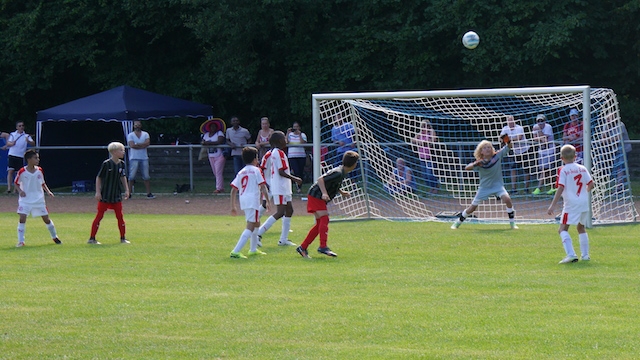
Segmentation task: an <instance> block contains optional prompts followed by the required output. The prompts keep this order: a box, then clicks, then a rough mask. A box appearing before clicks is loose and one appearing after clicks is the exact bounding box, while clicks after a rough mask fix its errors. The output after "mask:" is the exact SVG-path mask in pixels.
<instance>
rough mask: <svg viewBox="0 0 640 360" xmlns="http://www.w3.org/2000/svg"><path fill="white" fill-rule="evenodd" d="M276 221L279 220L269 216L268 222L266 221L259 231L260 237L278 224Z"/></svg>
mask: <svg viewBox="0 0 640 360" xmlns="http://www.w3.org/2000/svg"><path fill="white" fill-rule="evenodd" d="M276 221H278V220H277V219H276V218H274V217H273V215H271V216H269V218H268V219H267V221H265V222H264V224H262V226H260V229H259V230H258V235H260V236H262V234H264V233H266V232H267V230H269V229H270V228H271V227H272V226H273V224H275V223H276Z"/></svg>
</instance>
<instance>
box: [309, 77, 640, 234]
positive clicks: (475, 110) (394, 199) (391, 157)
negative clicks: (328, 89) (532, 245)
mask: <svg viewBox="0 0 640 360" xmlns="http://www.w3.org/2000/svg"><path fill="white" fill-rule="evenodd" d="M440 93H441V92H440ZM353 95H356V96H359V95H363V96H362V97H361V98H354V96H349V97H345V99H342V100H341V99H337V100H336V99H331V100H318V106H317V108H318V115H319V116H317V117H316V118H317V119H319V120H320V123H319V124H317V126H318V127H319V128H320V129H321V131H320V138H321V142H320V143H315V144H314V154H315V155H316V156H317V157H319V158H320V161H321V162H322V169H323V170H322V171H323V172H324V171H326V169H327V168H330V167H332V166H335V165H338V164H340V162H341V160H342V154H343V153H344V152H345V151H347V150H355V151H357V152H358V153H359V154H360V155H361V162H360V164H359V166H358V168H357V169H356V170H355V171H353V172H352V173H351V174H350V177H349V179H347V180H345V181H346V182H347V183H348V185H349V188H350V190H351V192H352V194H353V195H354V196H352V197H351V198H348V199H346V198H341V197H338V198H336V200H335V201H334V202H333V203H332V205H330V206H331V208H330V212H331V214H332V218H334V217H337V218H344V219H355V218H385V219H392V220H416V221H425V220H443V221H450V220H451V218H453V217H454V216H455V214H456V213H458V212H460V211H462V209H464V208H465V207H467V206H469V205H470V204H471V201H472V200H473V198H474V196H475V194H476V191H477V187H478V180H479V179H478V176H477V173H476V172H474V171H465V170H464V167H465V166H466V165H467V164H468V163H470V162H472V161H473V160H474V159H473V151H474V149H475V147H476V145H477V144H478V143H479V142H480V141H481V140H484V139H487V140H489V141H491V142H492V143H494V146H495V148H496V150H497V149H499V147H500V146H502V145H501V144H500V140H499V139H500V135H501V133H502V132H505V131H506V132H507V133H509V134H510V135H512V139H516V142H515V143H514V149H513V151H512V153H511V155H510V157H509V159H508V160H506V161H504V162H503V175H504V183H505V188H506V189H507V191H509V193H510V195H511V197H512V199H513V203H514V208H515V209H516V220H517V221H518V222H531V223H536V222H538V223H540V222H555V221H557V218H556V216H549V215H547V208H548V206H549V204H550V202H551V199H552V196H553V194H552V193H553V190H552V189H554V187H555V186H554V185H555V178H556V174H557V170H558V168H559V167H560V166H561V161H560V158H559V152H560V151H559V150H560V147H561V146H562V144H563V143H567V142H568V143H573V144H574V145H575V146H576V148H577V149H578V150H579V151H580V148H581V147H582V146H584V147H589V146H590V147H591V152H590V154H591V159H592V161H591V167H590V170H591V173H592V176H593V178H594V181H595V188H594V190H593V192H592V211H593V223H594V224H599V223H615V222H628V221H634V220H635V219H636V217H637V212H636V209H635V207H634V205H633V201H632V197H631V191H630V184H629V176H628V168H627V166H626V156H625V151H624V144H623V142H622V135H621V134H622V128H621V122H620V121H619V120H620V119H619V113H618V104H617V100H616V96H615V94H614V93H613V91H611V90H609V89H591V91H590V99H591V108H590V116H591V122H590V124H591V136H590V137H587V139H586V140H587V141H586V142H587V144H585V142H584V139H582V113H583V109H582V104H583V96H582V92H577V91H576V92H574V93H553V88H549V91H548V93H537V94H519V95H482V96H480V95H479V96H451V97H446V96H442V95H441V94H438V96H436V97H429V96H424V97H415V96H413V97H412V98H402V97H398V98H386V97H385V98H379V99H376V98H375V94H353ZM571 109H576V110H577V111H578V112H579V114H580V115H579V119H578V121H577V122H575V123H572V124H570V123H571V121H570V116H569V113H570V111H571ZM540 114H542V115H544V117H545V120H546V121H544V122H537V118H538V115H540ZM508 116H513V121H511V123H510V124H508V121H507V119H508ZM567 124H570V125H567ZM505 127H507V128H505ZM565 127H566V129H565ZM518 133H520V134H521V136H522V138H521V140H520V141H517V138H518V137H517V136H515V135H514V134H518ZM514 136H515V137H514ZM581 157H582V156H581ZM580 161H582V159H580ZM586 165H589V164H586ZM559 211H560V208H558V212H559ZM473 215H474V218H473V219H470V220H472V221H485V222H501V221H507V220H508V219H507V216H506V211H505V206H504V204H502V203H501V202H500V201H498V200H493V199H491V200H488V201H485V202H484V203H482V204H481V205H480V206H479V207H478V210H476V212H475V213H474V214H473Z"/></svg>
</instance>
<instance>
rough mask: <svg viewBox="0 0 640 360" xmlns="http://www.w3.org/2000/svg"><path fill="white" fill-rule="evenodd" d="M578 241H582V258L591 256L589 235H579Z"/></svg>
mask: <svg viewBox="0 0 640 360" xmlns="http://www.w3.org/2000/svg"><path fill="white" fill-rule="evenodd" d="M578 240H579V241H580V253H581V254H582V257H585V256H589V235H587V233H584V234H578Z"/></svg>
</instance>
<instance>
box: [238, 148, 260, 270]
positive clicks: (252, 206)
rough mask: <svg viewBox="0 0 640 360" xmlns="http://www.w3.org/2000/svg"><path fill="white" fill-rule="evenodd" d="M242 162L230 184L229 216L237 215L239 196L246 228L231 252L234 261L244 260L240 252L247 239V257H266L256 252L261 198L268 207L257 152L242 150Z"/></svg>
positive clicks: (247, 149)
mask: <svg viewBox="0 0 640 360" xmlns="http://www.w3.org/2000/svg"><path fill="white" fill-rule="evenodd" d="M242 160H243V162H244V163H245V166H244V168H242V170H240V171H239V172H238V174H237V175H236V177H235V178H234V179H233V181H232V182H231V214H232V215H234V216H235V215H237V212H238V209H237V204H236V195H237V194H239V198H240V209H242V210H244V215H245V219H246V220H247V227H246V229H245V230H244V231H243V232H242V234H241V235H240V239H238V243H237V244H236V247H235V248H234V249H233V251H232V252H231V257H232V258H235V259H244V258H246V256H244V255H243V254H242V253H241V252H240V251H241V250H242V248H243V247H244V245H245V244H246V243H247V240H248V239H249V238H251V242H250V249H249V255H258V254H260V255H266V253H264V252H262V251H260V250H258V234H257V231H258V227H259V226H260V216H259V214H258V209H259V208H260V202H261V197H262V196H265V197H266V199H267V204H266V205H267V207H270V204H269V198H268V196H267V185H266V183H265V180H264V177H263V175H262V170H260V168H258V167H257V165H258V150H256V149H255V148H252V147H245V148H243V149H242Z"/></svg>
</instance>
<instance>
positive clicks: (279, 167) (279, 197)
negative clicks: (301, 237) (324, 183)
mask: <svg viewBox="0 0 640 360" xmlns="http://www.w3.org/2000/svg"><path fill="white" fill-rule="evenodd" d="M269 142H270V144H271V148H272V150H271V151H270V152H269V154H270V155H269V157H270V162H271V171H270V175H269V174H268V175H267V176H270V177H271V183H270V190H271V196H272V197H273V203H274V204H275V205H276V213H275V214H273V215H271V216H269V218H268V219H267V221H265V222H264V224H263V225H262V226H261V227H260V229H259V230H258V236H260V237H262V235H263V234H264V233H265V232H266V231H267V230H269V228H271V226H273V224H275V222H276V221H278V219H280V218H281V217H283V216H284V219H282V232H281V233H280V240H279V241H278V245H280V246H287V245H288V246H296V244H294V243H293V242H291V241H290V240H289V239H288V236H289V229H290V228H291V216H293V204H292V203H291V200H292V191H291V181H295V182H296V184H298V185H302V179H301V178H299V177H297V176H293V175H291V171H290V170H289V160H288V158H287V155H286V154H285V153H284V149H285V148H286V147H287V142H286V139H285V136H284V133H283V132H282V131H276V132H274V133H273V134H272V135H271V138H270V139H269Z"/></svg>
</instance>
